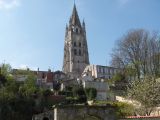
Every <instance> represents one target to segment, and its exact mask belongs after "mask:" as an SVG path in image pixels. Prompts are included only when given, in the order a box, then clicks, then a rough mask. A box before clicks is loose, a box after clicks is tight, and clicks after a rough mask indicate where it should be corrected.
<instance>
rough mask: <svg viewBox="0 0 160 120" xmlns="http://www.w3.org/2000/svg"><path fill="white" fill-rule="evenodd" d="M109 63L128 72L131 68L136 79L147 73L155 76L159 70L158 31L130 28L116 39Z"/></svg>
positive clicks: (159, 48)
mask: <svg viewBox="0 0 160 120" xmlns="http://www.w3.org/2000/svg"><path fill="white" fill-rule="evenodd" d="M111 63H112V65H113V66H114V67H118V68H121V70H124V72H125V73H128V74H130V73H132V72H130V70H133V71H134V74H133V75H134V76H136V77H137V78H138V79H140V78H141V76H145V75H148V74H150V75H151V74H152V75H154V76H157V75H158V72H159V70H160V42H159V38H158V33H151V32H148V31H146V30H144V29H136V30H130V31H129V32H127V33H126V34H125V35H124V36H123V37H122V38H121V39H120V40H118V41H117V44H116V47H115V48H114V50H113V52H112V62H111ZM128 68H129V69H128Z"/></svg>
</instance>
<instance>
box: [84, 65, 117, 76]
mask: <svg viewBox="0 0 160 120" xmlns="http://www.w3.org/2000/svg"><path fill="white" fill-rule="evenodd" d="M119 71H120V70H119V69H117V68H113V67H109V66H102V65H88V66H87V67H86V68H85V70H84V72H83V74H82V75H83V76H84V75H85V76H87V75H90V76H92V77H94V78H104V79H111V78H112V77H113V76H114V75H115V74H116V73H118V72H119Z"/></svg>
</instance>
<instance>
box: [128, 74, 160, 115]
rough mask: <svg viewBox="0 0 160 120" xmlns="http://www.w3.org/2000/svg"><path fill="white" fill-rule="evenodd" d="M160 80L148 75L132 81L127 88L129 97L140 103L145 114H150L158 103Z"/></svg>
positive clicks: (159, 101) (159, 98)
mask: <svg viewBox="0 0 160 120" xmlns="http://www.w3.org/2000/svg"><path fill="white" fill-rule="evenodd" d="M159 91H160V82H159V81H157V80H156V79H155V78H153V77H151V76H149V77H145V78H144V79H141V80H135V81H133V82H132V83H131V84H130V86H129V88H128V96H129V98H131V99H133V100H136V101H138V102H140V103H141V108H144V111H145V114H146V115H150V113H151V112H152V110H153V109H154V108H155V107H157V106H158V105H159V104H160V94H159Z"/></svg>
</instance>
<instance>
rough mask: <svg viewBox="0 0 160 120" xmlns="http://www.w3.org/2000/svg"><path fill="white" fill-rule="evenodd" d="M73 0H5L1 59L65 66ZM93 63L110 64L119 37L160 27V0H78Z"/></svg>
mask: <svg viewBox="0 0 160 120" xmlns="http://www.w3.org/2000/svg"><path fill="white" fill-rule="evenodd" d="M73 3H74V2H73V0H0V63H2V62H4V61H5V62H6V63H10V64H11V65H12V67H14V68H19V67H21V68H23V67H25V66H28V67H30V68H32V69H36V68H38V67H39V68H40V70H47V69H48V68H51V69H52V70H58V69H59V70H61V68H62V63H63V48H64V34H65V26H66V23H68V21H69V17H70V16H71V13H72V9H73ZM76 6H77V10H78V13H79V17H80V19H81V21H82V20H83V19H84V20H85V22H86V29H87V40H88V48H89V57H90V63H91V64H99V65H109V61H110V60H111V55H110V54H111V51H112V49H113V47H114V45H115V41H116V40H117V39H119V38H120V37H122V36H123V34H125V32H127V31H128V30H130V29H135V28H144V29H147V30H150V31H153V30H156V31H159V30H160V0H76Z"/></svg>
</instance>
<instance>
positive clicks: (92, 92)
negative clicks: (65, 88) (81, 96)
mask: <svg viewBox="0 0 160 120" xmlns="http://www.w3.org/2000/svg"><path fill="white" fill-rule="evenodd" d="M85 93H86V96H87V99H88V100H95V98H96V96H97V90H96V89H95V88H86V89H85Z"/></svg>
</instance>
